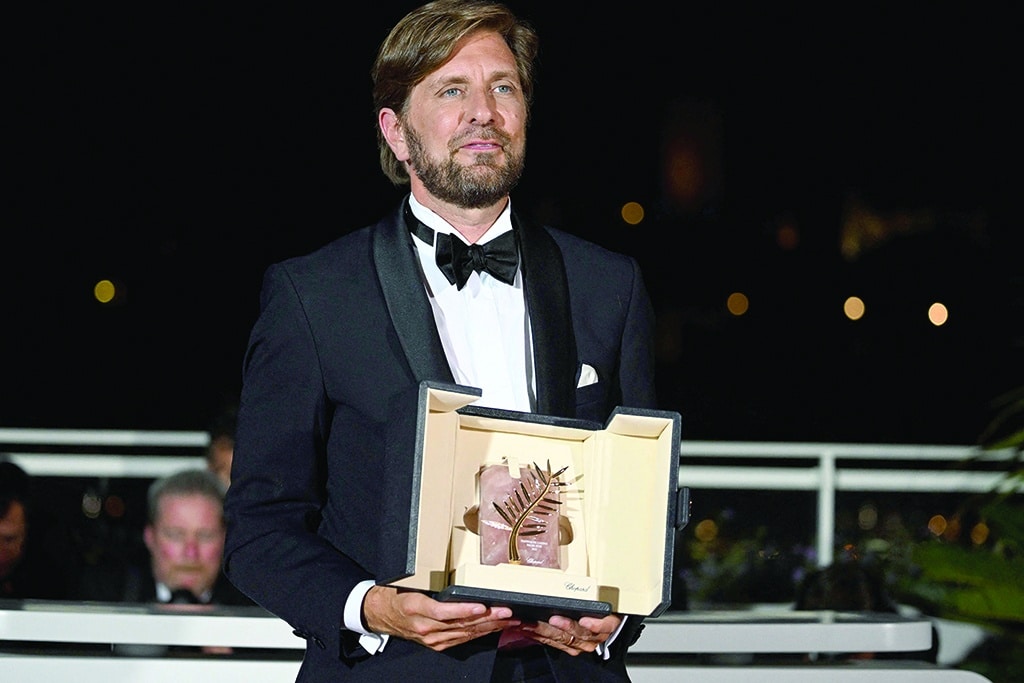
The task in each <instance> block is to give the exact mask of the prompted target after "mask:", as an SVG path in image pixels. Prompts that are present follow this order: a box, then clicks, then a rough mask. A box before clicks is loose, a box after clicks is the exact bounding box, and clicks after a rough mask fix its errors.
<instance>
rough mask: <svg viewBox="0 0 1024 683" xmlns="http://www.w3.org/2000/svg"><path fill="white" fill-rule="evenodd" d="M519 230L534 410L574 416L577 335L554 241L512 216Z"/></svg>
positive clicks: (531, 225) (545, 413)
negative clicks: (530, 340)
mask: <svg viewBox="0 0 1024 683" xmlns="http://www.w3.org/2000/svg"><path fill="white" fill-rule="evenodd" d="M513 220H514V221H515V225H516V230H517V231H518V232H519V252H520V254H521V256H522V269H523V283H524V285H523V286H524V288H525V293H526V310H527V311H528V312H529V315H530V327H531V329H532V331H533V356H534V365H535V368H536V372H537V412H538V413H541V414H542V415H556V416H560V417H575V416H576V387H575V386H574V385H575V382H576V365H577V359H576V338H575V336H574V335H573V331H572V310H571V309H570V307H569V284H568V280H567V279H566V274H565V264H564V263H563V261H562V253H561V251H559V249H558V245H557V244H555V241H554V240H553V239H552V238H551V235H549V234H548V233H547V231H546V230H544V229H543V228H541V227H539V226H536V225H533V224H531V223H529V222H527V221H523V220H520V219H519V217H518V216H513Z"/></svg>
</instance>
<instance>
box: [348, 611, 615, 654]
mask: <svg viewBox="0 0 1024 683" xmlns="http://www.w3.org/2000/svg"><path fill="white" fill-rule="evenodd" d="M626 619H629V616H628V615H625V614H624V615H622V621H620V622H619V627H618V628H617V629H615V630H614V631H613V632H612V634H611V635H610V636H608V640H606V641H604V642H603V643H598V644H597V649H595V650H594V654H596V655H598V656H599V657H600V658H601V659H610V658H611V656H612V641H613V640H615V639H616V638H618V637H619V634H620V633H622V627H623V626H625V625H626ZM364 647H365V645H364Z"/></svg>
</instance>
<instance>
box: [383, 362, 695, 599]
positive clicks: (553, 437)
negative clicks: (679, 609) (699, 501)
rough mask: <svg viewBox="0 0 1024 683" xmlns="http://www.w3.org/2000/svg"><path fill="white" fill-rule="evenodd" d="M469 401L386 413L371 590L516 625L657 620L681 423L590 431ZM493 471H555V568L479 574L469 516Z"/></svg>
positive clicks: (646, 422) (612, 424) (425, 403)
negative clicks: (493, 612)
mask: <svg viewBox="0 0 1024 683" xmlns="http://www.w3.org/2000/svg"><path fill="white" fill-rule="evenodd" d="M479 396H480V391H479V390H478V389H475V388H472V387H465V386H459V385H454V384H443V383H437V382H424V383H422V384H421V385H420V387H419V391H418V392H417V394H416V397H415V400H413V398H412V397H411V396H410V397H406V398H405V399H403V400H399V401H397V402H396V404H395V405H393V406H392V416H393V419H392V420H391V421H390V422H389V437H388V447H387V454H386V461H385V476H386V479H387V486H388V491H389V495H388V497H387V500H386V501H384V510H383V514H384V519H383V522H384V523H383V524H382V534H383V536H384V538H382V541H383V543H382V546H381V547H382V549H383V552H385V553H386V555H385V557H384V558H382V565H383V567H384V568H385V574H384V578H381V579H380V580H378V583H381V584H389V585H393V586H399V587H404V588H412V589H417V590H423V591H429V592H432V593H435V594H436V595H437V597H438V598H439V599H442V600H468V601H474V602H485V603H487V604H507V605H510V606H512V607H513V608H514V609H515V610H516V612H517V614H519V615H520V616H522V617H523V618H545V617H546V616H547V615H550V614H552V613H561V614H569V615H582V614H593V615H601V614H607V613H609V612H617V613H623V614H639V615H647V616H657V615H658V614H660V613H661V612H663V611H665V609H667V608H668V605H669V603H670V601H671V589H672V586H671V581H672V563H673V553H674V541H675V535H676V530H677V529H679V528H682V527H683V526H685V524H686V521H687V516H688V496H687V495H686V494H687V493H688V492H687V490H686V489H680V488H679V486H678V463H679V438H680V416H679V414H678V413H674V412H667V411H651V410H639V409H629V408H622V407H620V408H617V409H616V410H615V411H614V413H613V414H612V416H611V417H610V418H609V419H608V422H607V424H606V425H604V426H603V428H602V426H601V425H600V424H596V423H592V422H586V421H582V420H571V419H564V418H556V417H551V416H544V415H535V414H529V413H519V412H515V411H505V410H494V409H489V408H482V407H476V406H472V405H471V404H472V403H473V401H475V400H476V399H477V398H478V397H479ZM413 402H414V403H415V405H412V403H413ZM491 464H505V465H510V466H511V470H510V471H511V472H513V473H515V472H524V473H525V471H524V470H523V469H521V468H530V467H533V466H534V465H536V466H537V467H539V468H540V469H541V470H542V471H547V469H548V467H549V466H550V469H551V470H552V471H557V470H559V469H561V468H563V467H565V468H567V469H566V470H565V472H564V473H563V474H562V475H561V476H560V480H561V481H562V482H563V485H562V486H561V487H560V495H561V499H562V504H561V505H560V506H559V511H560V514H561V516H562V517H563V518H564V519H563V522H564V523H563V527H565V528H564V529H563V533H562V534H560V536H561V539H560V544H559V553H558V554H559V560H560V561H559V564H560V567H559V568H546V567H534V566H527V565H522V564H520V565H515V564H498V565H486V564H482V563H481V561H480V535H479V533H478V531H479V530H478V528H477V526H476V524H475V520H476V516H475V511H476V510H477V506H479V505H486V504H490V503H489V501H480V500H479V498H480V496H479V473H480V471H481V469H482V468H483V467H485V466H487V465H491ZM392 494H393V495H392Z"/></svg>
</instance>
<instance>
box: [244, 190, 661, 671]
mask: <svg viewBox="0 0 1024 683" xmlns="http://www.w3.org/2000/svg"><path fill="white" fill-rule="evenodd" d="M513 225H514V227H515V230H516V231H517V234H518V239H519V243H520V249H521V252H520V253H521V261H520V262H521V268H522V273H523V278H524V283H525V285H524V287H525V296H526V305H527V310H528V313H529V316H530V323H531V326H532V331H533V344H534V365H535V368H536V384H537V412H538V413H541V414H547V415H556V416H564V417H575V418H580V419H587V420H593V421H596V422H599V423H604V421H605V420H606V419H607V417H608V415H609V413H610V412H611V410H612V409H613V408H614V407H616V406H618V405H625V406H631V407H645V408H653V407H655V393H654V380H653V365H654V357H653V325H654V320H653V313H652V309H651V305H650V300H649V298H648V295H647V291H646V289H645V286H644V283H643V280H642V277H641V273H640V270H639V267H638V265H637V263H636V262H635V260H634V259H632V258H630V257H627V256H624V255H621V254H616V253H613V252H610V251H608V250H606V249H603V248H601V247H599V246H597V245H595V244H592V243H590V242H587V241H585V240H582V239H579V238H577V237H574V236H572V235H570V234H568V233H565V232H562V231H558V230H554V229H551V228H545V227H540V226H536V225H532V224H530V223H528V222H526V221H523V220H520V218H519V217H518V216H513ZM414 249H415V248H414V246H413V244H412V241H411V237H410V234H409V230H408V227H407V226H406V224H405V219H404V211H403V207H402V206H399V207H398V208H397V209H396V210H395V211H394V213H392V214H391V215H390V216H388V217H386V218H385V219H384V220H382V221H380V222H379V223H377V224H375V225H371V226H368V227H365V228H362V229H360V230H357V231H355V232H353V233H350V234H348V235H346V236H344V237H341V238H339V239H337V240H335V241H334V242H332V243H330V244H328V245H326V246H325V247H323V248H321V249H319V250H317V251H315V252H313V253H312V254H309V255H306V256H302V257H298V258H293V259H290V260H287V261H284V262H281V263H278V264H275V265H272V266H270V267H269V268H268V269H267V271H266V273H265V275H264V281H263V288H262V292H261V296H260V314H259V317H258V319H257V321H256V323H255V325H254V327H253V330H252V333H251V336H250V339H249V345H248V349H247V351H246V355H245V359H244V363H243V366H244V367H243V379H244V382H243V389H242V397H241V403H240V410H239V415H238V430H237V440H236V445H235V456H234V461H233V468H232V479H231V481H232V483H231V487H230V488H229V489H228V495H227V501H226V507H225V511H226V515H227V520H228V538H227V548H226V552H225V570H226V571H227V573H228V576H229V577H230V578H231V580H232V581H233V582H234V583H235V584H236V585H237V586H238V587H239V588H241V589H242V590H243V591H244V592H245V593H246V594H248V595H249V596H250V597H252V598H253V599H254V600H255V601H256V602H258V603H259V604H261V605H263V606H264V607H265V608H267V609H268V610H270V611H271V612H273V613H274V614H277V615H278V616H280V617H281V618H283V619H284V620H286V621H287V622H288V623H289V624H291V625H292V626H293V627H294V628H295V631H296V634H297V635H299V636H301V637H304V638H306V639H307V641H308V644H307V649H306V657H305V659H304V661H303V665H302V669H301V672H300V674H299V680H300V681H332V682H335V683H336V682H338V681H399V680H420V681H435V680H436V681H445V682H447V681H455V680H466V681H488V680H489V679H490V671H491V668H492V666H493V662H494V656H495V644H496V642H497V636H496V635H495V636H493V637H484V638H479V639H477V640H476V641H473V642H471V643H467V644H465V645H462V646H459V647H456V648H451V649H449V650H447V651H445V652H442V653H438V652H434V651H433V650H430V649H429V648H426V647H423V646H421V645H419V644H416V643H414V642H411V641H406V640H403V639H399V638H391V639H390V640H389V642H388V644H387V646H386V647H385V649H384V650H383V651H382V652H380V653H378V654H376V655H373V656H369V655H367V653H366V652H365V651H364V650H362V648H359V647H358V645H357V643H356V640H357V639H356V638H354V637H353V633H352V632H351V631H347V630H345V629H343V616H342V611H343V607H344V604H345V600H346V598H347V597H348V595H349V592H350V591H351V590H352V589H353V587H354V586H355V585H356V584H357V583H358V582H359V581H363V580H366V579H373V578H375V569H376V567H377V565H378V545H377V544H378V539H379V537H380V535H381V534H380V531H379V525H380V524H381V523H382V520H381V518H380V515H379V514H378V512H379V510H380V509H381V500H383V498H384V497H385V496H387V495H388V492H387V491H385V490H383V489H382V485H381V482H382V481H383V480H384V476H383V471H382V467H383V453H384V434H385V431H386V429H385V426H386V423H387V420H388V415H389V402H390V401H391V400H392V398H393V397H395V396H397V395H400V394H407V393H408V391H409V390H410V388H412V387H415V386H417V385H418V384H419V383H420V381H422V380H426V379H429V380H436V381H443V382H452V381H453V376H452V373H451V370H450V368H449V366H448V363H447V360H446V358H445V355H444V350H443V349H442V346H441V341H440V338H439V336H438V333H437V329H436V326H435V323H434V318H433V314H432V312H431V308H430V304H429V301H428V299H427V295H426V293H425V291H424V285H423V280H422V275H421V273H420V270H419V268H420V266H419V261H418V260H417V258H416V255H415V252H414ZM583 364H587V365H589V366H591V367H592V368H594V369H595V370H596V373H597V377H598V381H597V382H596V383H589V384H587V385H586V386H583V387H579V388H578V387H577V384H578V383H579V378H580V372H581V368H582V366H583ZM411 456H412V454H410V467H411ZM640 621H641V620H640V619H639V618H631V619H630V620H628V621H627V624H629V625H630V626H631V627H632V628H635V627H636V626H637V624H638V622H640ZM343 634H344V636H345V637H343ZM631 635H632V634H631V633H623V634H622V635H621V636H620V638H619V639H617V640H616V644H615V646H613V648H612V651H613V653H614V654H615V656H614V657H613V658H612V659H611V660H610V661H607V662H605V661H602V660H601V659H600V658H599V657H597V656H596V655H581V656H579V657H569V656H563V653H562V652H560V651H557V650H554V649H553V648H548V654H549V657H550V658H551V659H552V667H553V669H554V671H555V672H556V674H557V676H558V680H559V681H560V682H561V683H566V682H568V681H577V680H578V681H588V682H594V681H623V680H627V679H626V675H625V668H624V663H623V654H624V650H625V646H626V645H627V644H628V643H629V641H630V640H631Z"/></svg>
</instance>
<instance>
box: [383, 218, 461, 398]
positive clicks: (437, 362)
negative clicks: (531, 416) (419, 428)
mask: <svg viewBox="0 0 1024 683" xmlns="http://www.w3.org/2000/svg"><path fill="white" fill-rule="evenodd" d="M373 262H374V265H375V266H376V268H377V278H378V279H379V280H380V288H381V291H383V293H384V301H385V303H386V304H387V307H388V313H389V315H390V316H391V323H392V324H393V325H394V326H395V330H396V331H397V332H398V340H399V342H401V344H402V350H403V351H405V357H406V359H407V360H408V361H409V367H410V368H412V374H413V375H414V376H415V377H416V381H417V382H420V381H423V380H425V379H432V380H438V381H442V382H454V381H455V378H454V377H453V376H452V371H451V368H450V367H448V359H447V358H445V355H444V348H443V347H442V346H441V338H440V337H439V336H438V334H437V324H436V323H435V322H434V314H433V313H432V312H431V310H430V302H429V301H428V300H427V295H426V292H424V291H423V282H422V280H421V279H420V271H419V264H418V263H417V260H416V254H415V251H414V247H413V245H412V241H411V239H410V237H409V230H408V228H407V227H406V225H405V221H404V220H403V218H402V208H401V207H399V209H398V211H396V212H395V213H394V214H393V215H392V216H391V218H388V219H385V220H383V221H381V222H380V223H379V224H378V225H377V229H376V230H374V233H373Z"/></svg>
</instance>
